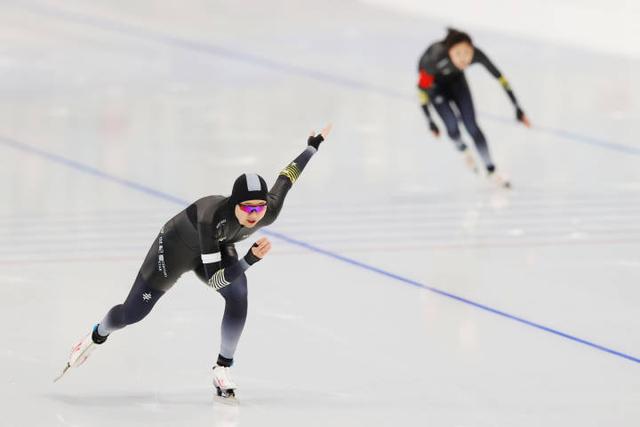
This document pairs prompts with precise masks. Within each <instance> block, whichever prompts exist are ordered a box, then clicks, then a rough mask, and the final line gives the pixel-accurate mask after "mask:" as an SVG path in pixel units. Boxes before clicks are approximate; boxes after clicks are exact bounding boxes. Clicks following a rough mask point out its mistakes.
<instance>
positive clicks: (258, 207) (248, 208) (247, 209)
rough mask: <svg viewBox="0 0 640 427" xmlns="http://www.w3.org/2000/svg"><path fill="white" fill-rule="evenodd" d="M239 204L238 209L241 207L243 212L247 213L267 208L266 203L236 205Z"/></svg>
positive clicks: (258, 211)
mask: <svg viewBox="0 0 640 427" xmlns="http://www.w3.org/2000/svg"><path fill="white" fill-rule="evenodd" d="M238 206H240V209H242V211H243V212H246V213H248V214H250V213H253V212H256V213H260V212H262V211H263V210H265V209H267V205H238Z"/></svg>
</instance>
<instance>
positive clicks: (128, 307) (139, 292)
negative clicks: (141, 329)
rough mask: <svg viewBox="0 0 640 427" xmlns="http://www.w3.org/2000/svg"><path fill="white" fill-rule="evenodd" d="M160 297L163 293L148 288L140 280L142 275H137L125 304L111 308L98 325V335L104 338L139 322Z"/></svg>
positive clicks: (153, 288)
mask: <svg viewBox="0 0 640 427" xmlns="http://www.w3.org/2000/svg"><path fill="white" fill-rule="evenodd" d="M162 295H164V291H160V290H157V289H156V287H154V286H150V285H149V284H147V283H146V282H145V281H144V280H143V279H142V275H141V274H138V277H137V278H136V281H135V283H134V284H133V287H132V288H131V291H130V292H129V295H128V296H127V299H126V300H125V302H124V303H123V304H118V305H116V306H114V307H112V308H111V310H109V312H108V313H107V315H106V316H105V317H104V319H102V321H101V322H100V323H99V324H98V329H97V333H98V335H99V336H101V337H106V336H107V335H109V334H110V333H111V332H113V331H117V330H118V329H122V328H124V327H125V326H128V325H131V324H133V323H136V322H139V321H141V320H142V319H144V318H145V317H146V316H147V314H149V313H150V312H151V309H152V308H153V306H154V305H155V304H156V302H157V301H158V299H160V297H161V296H162Z"/></svg>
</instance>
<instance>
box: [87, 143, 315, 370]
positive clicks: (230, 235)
mask: <svg viewBox="0 0 640 427" xmlns="http://www.w3.org/2000/svg"><path fill="white" fill-rule="evenodd" d="M315 152H316V148H314V147H312V146H309V147H307V149H305V150H304V151H303V152H302V153H301V154H300V155H299V156H298V157H297V158H296V159H295V160H294V161H293V162H291V163H290V164H289V165H288V166H287V167H286V168H285V169H284V170H282V172H280V175H279V176H278V178H277V179H276V182H275V184H274V185H273V187H272V188H271V190H270V191H269V193H268V195H267V211H266V213H265V215H264V217H263V218H262V220H261V221H260V222H258V223H257V224H256V225H255V226H254V227H253V228H246V227H243V226H241V225H240V223H239V222H238V220H237V219H236V217H235V213H234V209H235V205H233V204H232V203H233V202H231V201H230V198H229V197H224V196H207V197H203V198H201V199H199V200H197V201H196V202H194V203H192V204H191V205H189V206H188V207H187V208H186V209H184V210H183V211H181V212H180V213H178V214H177V215H176V216H174V217H173V218H172V219H170V220H169V221H168V222H167V223H166V224H165V225H164V227H162V229H161V230H160V233H159V235H158V237H157V238H156V240H155V241H154V242H153V245H152V246H151V249H150V250H149V252H148V254H147V256H146V258H145V260H144V262H143V264H142V266H141V267H140V271H139V272H138V276H137V278H136V280H135V282H134V284H133V287H132V289H131V291H130V292H129V295H128V296H127V299H126V300H125V302H124V303H123V304H119V305H116V306H114V307H113V308H111V310H110V311H109V312H108V313H107V315H106V316H105V318H104V319H103V320H102V322H100V324H99V329H98V333H99V332H101V331H104V332H106V333H107V334H108V333H110V332H112V331H115V330H118V329H121V328H123V327H125V326H127V325H130V324H132V323H135V322H138V321H140V320H142V319H143V318H144V317H145V316H146V315H147V314H149V312H150V311H151V309H152V308H153V306H154V304H155V303H156V301H157V300H158V299H159V298H160V297H161V296H162V295H164V293H165V292H166V291H168V290H169V289H170V288H171V287H172V286H173V284H174V283H175V282H176V281H177V280H178V278H179V277H180V276H181V275H182V274H183V273H185V272H187V271H194V272H195V273H196V275H197V276H198V277H199V278H200V279H201V280H202V281H203V282H205V283H207V284H208V285H209V286H212V287H213V288H214V289H216V290H217V291H218V292H220V294H222V296H223V297H224V298H225V311H224V316H223V319H222V340H221V350H220V356H219V359H218V363H219V364H223V365H226V366H230V365H231V363H232V362H233V356H234V353H235V349H236V346H237V343H238V340H239V339H240V335H241V334H242V330H243V328H244V323H245V320H246V317H247V278H246V276H245V274H244V271H245V270H246V269H247V268H248V267H249V264H248V263H247V262H246V261H244V259H245V258H243V259H241V260H240V261H239V260H238V255H237V253H236V250H235V247H234V243H236V242H239V241H241V240H244V239H246V238H248V237H249V236H251V235H252V234H253V233H255V232H256V231H257V230H259V229H260V228H262V227H265V226H268V225H270V224H272V223H273V222H274V221H275V220H276V218H277V217H278V214H279V213H280V210H281V209H282V205H283V203H284V199H285V197H286V195H287V193H288V192H289V190H290V189H291V187H292V185H293V183H294V182H295V181H296V179H297V178H298V177H299V176H300V173H301V172H302V170H303V169H304V167H305V166H306V164H307V162H308V161H309V159H311V157H312V156H313V154H315ZM217 254H219V260H217V259H214V258H218V256H217ZM94 337H95V335H94ZM94 341H95V338H94Z"/></svg>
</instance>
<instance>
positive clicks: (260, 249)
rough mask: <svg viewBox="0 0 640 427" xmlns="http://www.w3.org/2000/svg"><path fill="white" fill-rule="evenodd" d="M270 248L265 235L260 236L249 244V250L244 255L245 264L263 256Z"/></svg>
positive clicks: (252, 262) (256, 260)
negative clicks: (251, 244)
mask: <svg viewBox="0 0 640 427" xmlns="http://www.w3.org/2000/svg"><path fill="white" fill-rule="evenodd" d="M270 250H271V242H270V241H269V239H267V238H266V237H261V238H259V239H258V241H257V242H255V243H254V244H253V246H251V249H249V252H247V254H246V255H245V256H244V260H245V261H247V264H249V265H253V264H255V263H256V262H258V261H260V260H261V259H262V258H264V257H265V256H266V255H267V254H268V253H269V251H270Z"/></svg>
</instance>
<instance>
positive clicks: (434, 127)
mask: <svg viewBox="0 0 640 427" xmlns="http://www.w3.org/2000/svg"><path fill="white" fill-rule="evenodd" d="M429 129H430V130H431V132H433V134H434V135H435V136H439V135H440V129H438V126H437V125H436V123H435V122H433V121H431V120H430V121H429Z"/></svg>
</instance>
